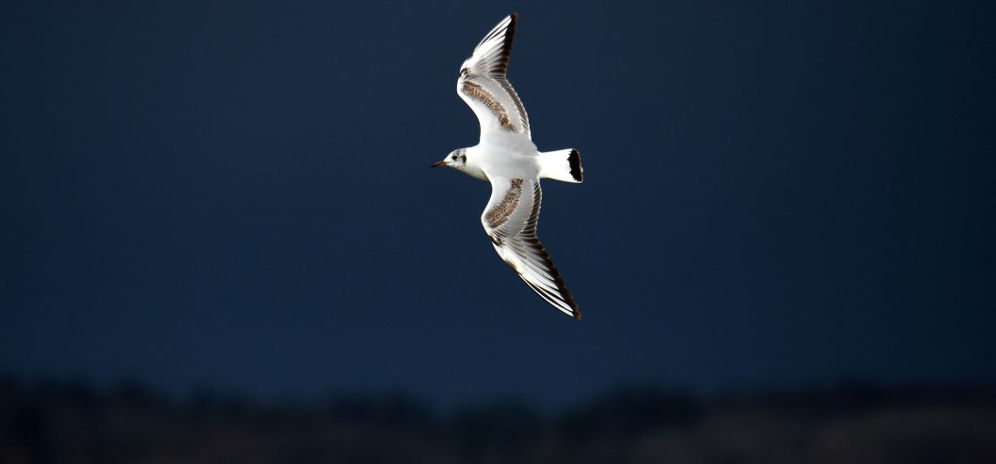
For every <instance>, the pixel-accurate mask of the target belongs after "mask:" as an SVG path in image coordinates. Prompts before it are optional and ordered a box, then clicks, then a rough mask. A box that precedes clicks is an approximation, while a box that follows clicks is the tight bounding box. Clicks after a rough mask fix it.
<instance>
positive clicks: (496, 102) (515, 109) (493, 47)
mask: <svg viewBox="0 0 996 464" xmlns="http://www.w3.org/2000/svg"><path fill="white" fill-rule="evenodd" d="M516 18H517V15H516V14H515V13H512V14H511V15H509V16H507V17H506V18H505V19H503V20H502V21H501V22H500V23H498V25H497V26H495V27H494V29H491V32H489V33H488V35H486V36H484V39H483V40H481V43H479V44H477V47H476V48H474V53H473V54H472V55H470V58H467V60H466V61H464V62H463V66H462V67H461V68H460V77H459V78H458V79H457V93H458V94H459V95H460V98H462V99H463V101H465V102H467V105H469V106H470V109H472V110H474V114H476V115H477V119H478V120H480V122H481V139H483V138H484V136H485V135H486V134H490V133H496V132H504V133H512V134H521V135H523V136H525V137H526V138H527V139H530V138H531V136H530V133H529V117H528V116H527V115H526V109H525V108H524V107H523V106H522V102H521V101H520V100H519V96H518V95H516V93H515V90H513V89H512V84H509V83H508V79H506V78H505V73H506V71H507V70H508V59H509V57H510V55H511V52H512V37H513V36H515V22H516Z"/></svg>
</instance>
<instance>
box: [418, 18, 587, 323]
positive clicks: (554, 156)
mask: <svg viewBox="0 0 996 464" xmlns="http://www.w3.org/2000/svg"><path fill="white" fill-rule="evenodd" d="M516 20H517V17H516V15H515V13H513V14H511V15H509V16H508V17H506V18H505V19H504V20H502V21H501V22H500V23H498V25H497V26H495V27H494V29H492V30H491V32H489V33H488V34H487V35H486V36H485V37H484V39H483V40H481V42H480V43H479V44H478V45H477V47H476V48H475V49H474V53H473V54H472V55H471V56H470V58H468V59H467V60H466V61H464V63H463V66H462V67H461V69H460V77H459V78H458V79H457V94H459V95H460V98H462V99H463V100H464V101H465V102H466V103H467V105H469V106H470V108H471V110H473V111H474V113H475V114H476V115H477V118H478V120H479V121H480V123H481V138H480V142H479V143H478V144H477V145H475V146H473V147H467V148H460V149H457V150H454V151H453V152H451V153H450V154H449V155H447V157H446V158H444V159H443V160H441V161H439V162H437V163H435V164H434V165H433V166H449V167H452V168H455V169H457V170H459V171H461V172H463V173H465V174H467V175H469V176H471V177H474V178H476V179H480V180H485V181H489V182H490V183H491V199H490V200H489V201H488V204H487V206H486V207H485V208H484V213H483V214H482V215H481V224H482V225H483V226H484V230H485V232H486V233H487V234H488V237H489V238H490V239H491V243H492V244H493V245H494V247H495V250H496V251H497V252H498V255H499V256H501V258H502V260H504V261H505V262H506V263H507V264H508V265H509V266H511V267H512V269H514V270H515V271H516V273H517V274H518V275H519V277H521V278H522V280H523V281H525V282H526V284H527V285H529V287H530V288H532V289H533V290H534V291H535V292H536V293H538V294H539V295H540V296H541V297H543V299H544V300H546V301H547V302H548V303H550V304H551V305H553V306H554V307H555V308H557V309H558V310H560V311H562V312H564V313H566V314H568V315H570V316H573V317H574V318H576V319H580V318H581V312H580V311H579V310H578V307H577V304H576V303H575V302H574V298H573V297H572V296H571V294H570V292H569V291H568V290H567V286H566V285H565V284H564V281H563V279H562V278H561V277H560V273H559V272H558V271H557V268H556V266H554V265H553V261H552V260H551V259H550V256H549V255H548V254H547V252H546V249H545V248H544V247H543V244H542V243H540V241H539V238H537V236H536V226H537V223H538V221H539V211H540V203H541V201H542V191H541V190H540V179H541V178H550V179H556V180H560V181H564V182H574V183H580V182H581V181H582V169H581V157H580V153H579V152H578V151H577V150H574V149H566V150H557V151H553V152H545V153H544V152H540V151H538V150H537V148H536V145H535V144H533V142H532V134H531V132H530V127H529V117H528V115H527V114H526V110H525V108H524V107H523V106H522V102H521V101H520V100H519V97H518V95H516V93H515V90H513V89H512V85H511V84H510V83H509V82H508V80H507V79H506V77H505V73H506V71H507V69H508V59H509V55H510V52H511V47H512V38H513V36H514V34H515V24H516Z"/></svg>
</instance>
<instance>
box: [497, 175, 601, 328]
mask: <svg viewBox="0 0 996 464" xmlns="http://www.w3.org/2000/svg"><path fill="white" fill-rule="evenodd" d="M542 198H543V193H542V191H541V190H540V183H539V179H515V178H513V179H505V178H497V177H496V178H492V179H491V200H490V201H488V206H487V207H485V208H484V214H482V215H481V223H482V224H483V225H484V231H485V232H487V234H488V237H490V238H491V243H492V244H493V245H494V247H495V250H496V251H497V252H498V255H499V256H501V259H502V260H504V261H505V263H507V264H508V265H509V266H511V267H512V269H514V270H515V272H516V273H518V274H519V277H521V278H522V280H524V281H525V282H526V284H527V285H529V287H530V288H532V289H533V290H534V291H535V292H536V293H538V294H539V295H540V296H541V297H543V299H544V300H546V301H547V302H548V303H550V304H551V305H553V306H554V307H555V308H557V309H558V310H560V311H562V312H564V313H565V314H567V315H568V316H572V317H574V318H575V319H580V318H581V312H580V311H579V310H578V305H577V303H575V302H574V298H573V297H572V296H571V293H570V292H569V291H567V285H565V284H564V280H563V279H562V278H561V277H560V273H559V272H557V267H556V266H554V265H553V261H552V260H551V259H550V255H549V254H547V252H546V249H545V248H544V247H543V244H542V243H540V241H539V238H538V237H537V236H536V223H537V222H538V221H539V213H540V203H541V201H542Z"/></svg>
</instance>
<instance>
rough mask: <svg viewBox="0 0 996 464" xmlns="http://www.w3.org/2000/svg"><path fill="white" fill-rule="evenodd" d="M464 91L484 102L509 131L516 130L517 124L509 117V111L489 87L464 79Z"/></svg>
mask: <svg viewBox="0 0 996 464" xmlns="http://www.w3.org/2000/svg"><path fill="white" fill-rule="evenodd" d="M461 90H462V91H463V93H465V94H467V96H468V97H470V98H473V99H474V100H477V101H479V102H481V103H482V104H484V106H486V107H487V108H488V110H490V111H491V112H492V113H494V115H495V117H496V118H498V123H499V124H501V127H503V128H504V129H505V130H507V131H509V132H516V128H515V125H514V124H512V120H511V119H509V118H508V113H506V112H505V108H503V107H502V106H501V104H500V103H498V100H495V97H494V95H491V92H488V91H487V89H485V88H484V87H482V86H481V84H478V83H476V82H473V81H464V83H463V88H462V89H461Z"/></svg>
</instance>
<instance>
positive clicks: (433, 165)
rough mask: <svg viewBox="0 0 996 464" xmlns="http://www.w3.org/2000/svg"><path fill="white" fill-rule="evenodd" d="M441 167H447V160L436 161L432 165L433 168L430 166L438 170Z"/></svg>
mask: <svg viewBox="0 0 996 464" xmlns="http://www.w3.org/2000/svg"><path fill="white" fill-rule="evenodd" d="M440 166H446V160H439V161H436V162H435V163H432V166H429V167H430V168H438V167H440Z"/></svg>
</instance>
